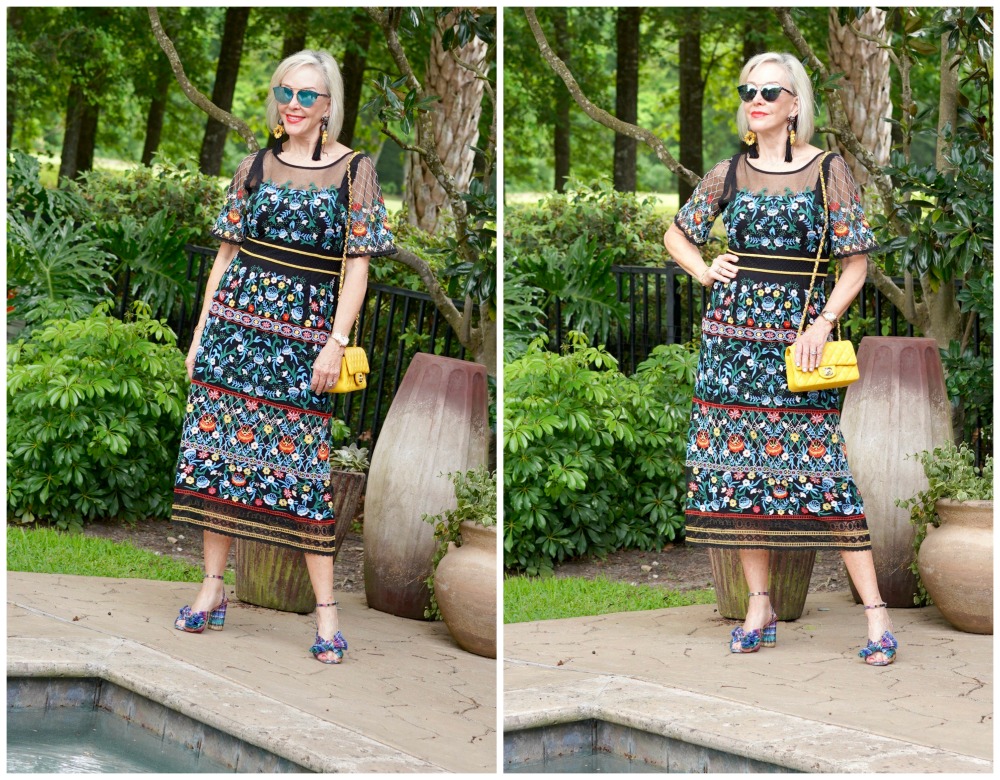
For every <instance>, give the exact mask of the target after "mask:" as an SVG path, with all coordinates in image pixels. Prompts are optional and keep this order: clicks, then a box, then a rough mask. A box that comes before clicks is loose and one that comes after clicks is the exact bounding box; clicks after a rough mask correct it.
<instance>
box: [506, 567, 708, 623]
mask: <svg viewBox="0 0 1000 780" xmlns="http://www.w3.org/2000/svg"><path fill="white" fill-rule="evenodd" d="M714 603H715V591H714V590H690V591H684V592H678V591H674V590H667V589H665V588H654V587H652V586H651V585H629V584H628V583H627V582H612V581H611V580H607V579H605V578H604V577H598V578H597V579H594V580H586V579H583V578H580V577H544V578H538V577H507V578H505V579H504V585H503V622H504V623H526V622H528V621H533V620H554V619H556V618H568V617H582V616H585V615H605V614H607V613H609V612H638V611H641V610H645V609H663V608H665V607H686V606H688V605H690V604H714Z"/></svg>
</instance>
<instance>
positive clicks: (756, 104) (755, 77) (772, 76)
mask: <svg viewBox="0 0 1000 780" xmlns="http://www.w3.org/2000/svg"><path fill="white" fill-rule="evenodd" d="M747 83H749V84H755V85H757V87H762V86H764V85H765V84H780V85H781V86H783V87H784V88H785V89H787V90H791V89H792V83H791V80H790V79H789V78H788V74H787V73H786V72H785V69H784V68H783V67H781V66H780V65H778V64H777V63H776V62H762V63H761V64H760V65H758V66H757V67H756V68H754V69H753V70H752V71H750V75H749V76H747ZM743 111H744V112H745V113H746V118H747V123H748V125H749V126H750V129H751V130H753V131H754V132H755V133H757V134H758V135H761V134H764V135H767V134H769V133H773V132H775V131H777V130H779V129H780V130H781V132H786V128H787V125H788V117H789V116H794V115H796V114H798V112H799V100H798V98H797V97H793V96H792V95H789V94H788V92H785V91H782V92H781V93H780V95H779V96H778V99H777V100H775V101H774V102H773V103H768V102H767V101H766V100H764V98H763V97H762V96H761V94H760V89H758V90H757V94H756V95H755V96H754V99H753V100H751V101H750V102H749V103H744V104H743Z"/></svg>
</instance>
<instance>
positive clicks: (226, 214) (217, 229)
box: [210, 152, 260, 244]
mask: <svg viewBox="0 0 1000 780" xmlns="http://www.w3.org/2000/svg"><path fill="white" fill-rule="evenodd" d="M258 154H260V152H254V153H253V154H251V155H248V156H246V157H244V158H243V162H241V163H240V164H239V167H237V169H236V175H235V176H233V180H232V182H230V184H229V189H228V190H227V191H226V202H225V205H223V207H222V211H220V212H219V217H218V219H216V220H215V225H214V226H213V227H212V230H211V231H210V232H211V233H212V235H213V236H215V237H216V238H218V239H221V240H222V241H227V242H228V243H230V244H242V243H243V238H244V236H245V235H246V221H247V176H248V174H249V173H250V166H251V165H252V164H253V161H254V159H255V158H256V157H257V155H258Z"/></svg>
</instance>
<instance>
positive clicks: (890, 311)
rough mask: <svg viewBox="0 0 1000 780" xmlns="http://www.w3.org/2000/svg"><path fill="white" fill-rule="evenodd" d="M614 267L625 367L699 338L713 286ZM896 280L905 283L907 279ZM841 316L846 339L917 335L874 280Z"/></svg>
mask: <svg viewBox="0 0 1000 780" xmlns="http://www.w3.org/2000/svg"><path fill="white" fill-rule="evenodd" d="M612 271H613V273H614V275H615V282H616V286H617V300H618V302H619V303H623V304H625V306H626V307H627V309H628V316H627V318H626V319H625V320H624V321H620V322H614V323H613V324H612V326H611V332H610V333H609V334H608V338H607V340H606V342H605V346H606V347H607V349H608V351H609V352H611V354H612V355H614V356H615V358H616V359H617V360H618V363H619V368H620V369H621V371H622V372H624V373H626V374H631V373H633V372H634V371H635V369H636V366H638V365H639V364H640V363H641V362H642V361H643V360H645V359H646V358H647V357H648V356H649V353H650V352H652V350H653V348H654V347H656V346H658V345H660V344H683V343H687V342H689V341H691V340H693V339H695V338H697V337H698V335H699V333H700V323H701V318H702V315H703V313H704V311H705V308H706V307H707V305H708V290H707V289H706V288H705V287H703V286H702V285H700V284H696V283H695V280H694V279H692V278H691V276H690V275H689V274H687V273H686V272H685V271H684V270H683V269H682V268H680V267H679V266H677V265H675V264H670V265H668V266H666V267H659V266H656V267H652V266H649V267H647V266H638V265H624V266H622V265H616V266H612ZM895 281H896V282H897V283H898V284H902V281H903V280H902V279H898V280H895ZM825 283H826V285H827V292H829V290H830V288H831V287H832V286H833V280H832V279H827V280H826V282H825ZM696 288H697V289H696ZM549 315H550V316H549V317H548V318H547V320H548V322H549V323H550V326H549V336H550V338H549V347H550V349H553V350H555V351H559V350H561V349H562V342H563V336H564V332H563V324H562V316H561V307H560V304H559V301H556V302H555V304H554V305H553V306H552V310H551V311H550V312H549ZM841 320H842V323H843V325H842V330H843V334H844V338H847V339H855V337H857V338H858V339H859V338H860V337H861V336H866V335H889V336H904V335H905V336H912V335H914V330H913V326H912V325H911V324H910V323H908V322H907V321H906V319H905V318H904V317H903V315H902V314H901V313H900V312H899V310H898V309H897V308H896V307H895V306H894V305H893V304H892V303H891V302H890V301H888V300H887V299H886V297H885V296H884V295H883V294H882V293H881V292H879V291H878V288H876V287H875V285H874V284H873V283H872V282H870V281H869V282H866V283H865V286H864V289H863V290H862V291H861V293H860V294H859V295H858V297H857V298H856V299H855V301H854V303H853V304H852V305H851V308H850V309H849V310H848V312H847V313H846V314H845V315H844V316H843V317H842V318H841ZM855 340H856V339H855ZM971 342H972V345H973V349H974V350H975V354H977V355H978V354H979V353H980V346H981V339H980V333H979V323H978V321H976V322H974V323H973V335H972V339H971ZM595 343H596V340H595Z"/></svg>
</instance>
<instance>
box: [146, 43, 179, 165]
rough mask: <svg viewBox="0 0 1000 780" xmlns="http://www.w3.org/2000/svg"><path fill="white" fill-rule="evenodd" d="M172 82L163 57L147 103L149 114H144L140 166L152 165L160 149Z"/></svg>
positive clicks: (168, 64) (171, 75)
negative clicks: (144, 135)
mask: <svg viewBox="0 0 1000 780" xmlns="http://www.w3.org/2000/svg"><path fill="white" fill-rule="evenodd" d="M173 80H174V77H173V73H171V71H170V63H168V62H167V58H166V57H163V67H162V69H161V70H160V71H159V72H158V73H157V75H156V87H155V91H154V93H153V98H152V100H150V101H149V113H147V114H146V140H145V143H144V144H143V147H142V164H143V165H152V164H153V155H155V154H156V150H157V149H159V148H160V138H161V137H162V136H163V117H164V115H165V114H166V111H167V93H168V92H169V91H170V83H171V82H172V81H173Z"/></svg>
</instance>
